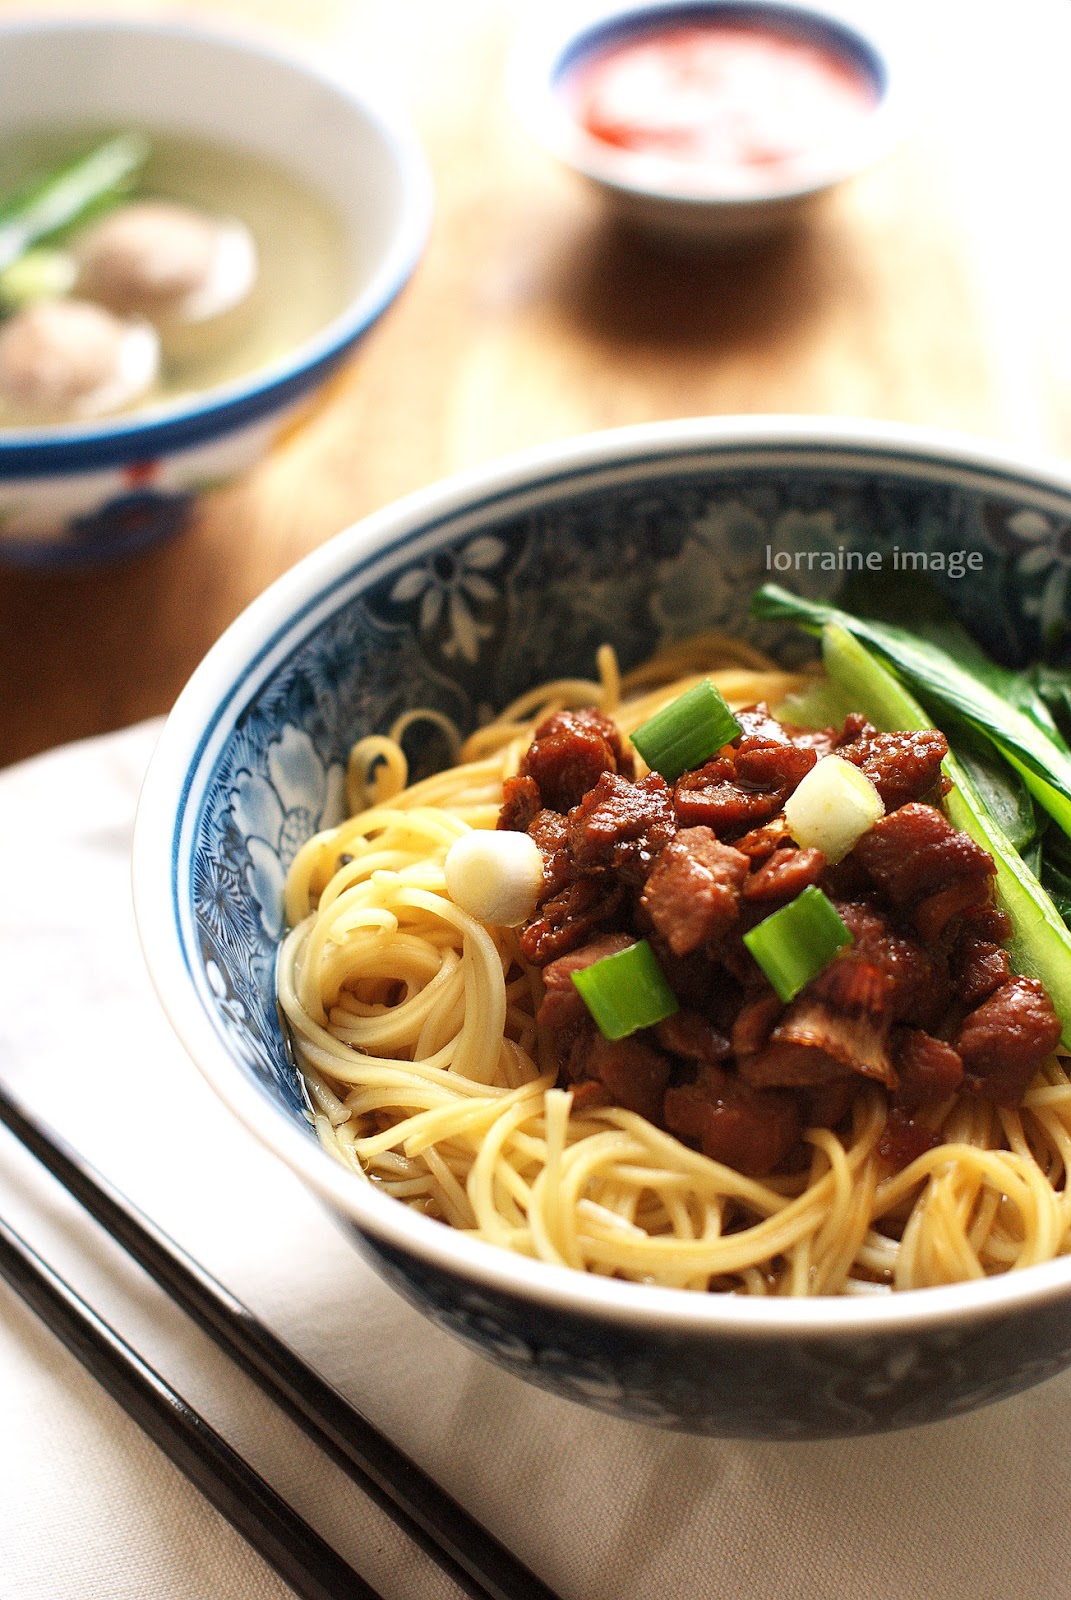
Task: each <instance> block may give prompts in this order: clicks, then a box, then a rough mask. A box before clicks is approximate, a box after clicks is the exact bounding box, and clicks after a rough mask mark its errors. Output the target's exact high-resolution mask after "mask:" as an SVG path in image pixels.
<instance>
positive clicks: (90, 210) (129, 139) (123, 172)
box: [0, 133, 149, 273]
mask: <svg viewBox="0 0 1071 1600" xmlns="http://www.w3.org/2000/svg"><path fill="white" fill-rule="evenodd" d="M148 158H149V143H148V141H147V140H146V139H144V138H143V137H142V136H141V135H140V134H136V133H123V134H118V135H117V136H116V137H115V138H113V139H106V140H105V141H104V142H103V143H102V144H99V145H97V146H96V147H95V148H94V149H92V150H90V151H89V152H88V153H87V154H85V155H81V156H78V157H77V158H76V159H75V160H73V161H66V162H64V163H63V165H62V166H59V167H54V168H53V169H52V170H51V171H50V172H48V173H46V174H45V176H44V177H42V178H39V179H37V180H36V181H35V182H34V183H32V184H30V185H29V186H27V187H26V188H24V189H20V190H19V191H18V193H17V194H14V195H11V196H9V198H8V199H7V200H5V201H2V202H0V273H3V272H5V271H6V270H7V269H8V268H10V267H11V266H12V264H13V263H15V262H17V261H18V260H20V258H21V257H22V256H24V255H25V254H26V252H27V251H28V250H30V249H32V248H33V247H34V246H35V245H39V244H42V243H46V242H48V241H50V240H54V239H55V238H56V237H57V236H58V235H60V234H62V233H63V232H64V231H65V230H66V229H68V228H69V227H71V226H73V224H75V223H77V222H81V221H84V220H86V219H87V218H88V217H89V216H90V215H96V214H97V212H98V211H99V210H100V209H101V208H102V207H103V206H104V205H105V204H107V203H108V202H110V201H112V200H114V199H117V198H119V196H120V195H121V194H123V193H124V192H125V188H126V186H127V185H128V184H129V182H130V180H131V178H132V177H133V176H134V175H135V174H136V173H137V172H139V171H140V170H141V168H142V167H143V166H144V165H145V163H146V161H147V160H148Z"/></svg>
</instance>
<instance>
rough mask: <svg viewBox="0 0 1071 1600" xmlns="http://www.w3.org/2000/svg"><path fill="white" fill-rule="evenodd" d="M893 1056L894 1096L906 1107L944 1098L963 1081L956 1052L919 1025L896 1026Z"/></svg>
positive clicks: (961, 1066)
mask: <svg viewBox="0 0 1071 1600" xmlns="http://www.w3.org/2000/svg"><path fill="white" fill-rule="evenodd" d="M892 1058H893V1066H894V1067H895V1069H896V1075H897V1077H898V1078H899V1080H900V1081H899V1083H898V1084H897V1087H896V1092H895V1096H894V1099H895V1103H896V1104H897V1105H898V1106H902V1107H903V1108H904V1109H905V1110H908V1111H915V1110H917V1108H918V1107H919V1106H923V1105H927V1104H929V1103H931V1102H933V1101H939V1100H947V1099H948V1097H949V1095H953V1094H955V1093H956V1091H957V1090H958V1089H959V1088H960V1087H961V1085H962V1083H963V1061H962V1059H961V1057H960V1055H959V1052H958V1051H957V1050H954V1049H953V1048H952V1046H951V1045H950V1044H946V1043H945V1041H944V1040H943V1039H935V1038H934V1037H933V1035H932V1034H929V1033H926V1032H925V1031H924V1030H923V1029H922V1028H895V1029H894V1030H893V1037H892Z"/></svg>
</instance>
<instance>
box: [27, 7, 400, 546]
mask: <svg viewBox="0 0 1071 1600" xmlns="http://www.w3.org/2000/svg"><path fill="white" fill-rule="evenodd" d="M50 127H55V128H56V129H57V130H64V129H70V130H78V129H80V128H84V129H87V130H93V129H94V128H102V129H116V130H119V129H122V128H124V127H132V128H138V129H144V130H145V131H147V132H148V133H149V134H150V136H151V135H152V134H153V133H154V132H155V133H158V134H160V135H165V134H170V135H172V136H182V137H186V138H193V139H198V140H204V141H206V142H208V143H212V144H216V145H221V146H224V147H231V148H233V149H235V150H237V151H246V152H248V153H249V154H251V155H252V156H254V157H259V158H261V159H264V160H267V161H270V162H273V163H275V164H276V165H278V166H280V167H282V168H284V169H285V170H288V171H289V172H290V173H292V174H293V175H294V177H295V178H297V179H298V180H299V181H302V182H304V183H305V184H306V185H307V186H308V187H309V188H310V189H311V190H313V192H315V193H318V194H319V195H320V196H321V197H322V198H323V199H324V200H325V201H326V202H327V203H328V205H329V206H330V207H331V208H332V210H333V211H334V212H335V213H336V215H337V216H338V218H339V220H340V222H341V224H342V230H343V236H344V238H345V247H346V251H347V261H346V264H345V266H346V274H347V278H348V283H349V298H348V301H347V303H346V304H345V306H344V307H343V309H342V310H341V311H340V312H339V314H338V315H337V316H335V317H334V318H333V319H332V320H331V321H330V322H328V323H327V324H326V325H325V326H324V327H322V328H320V329H318V330H317V331H316V332H315V333H314V334H313V335H312V336H311V337H310V338H308V339H306V340H305V341H304V342H303V343H301V344H299V345H298V346H296V347H295V348H294V349H291V350H288V351H286V352H285V353H284V354H283V355H281V356H280V357H279V358H278V359H277V360H275V361H273V362H271V363H270V364H269V365H268V366H264V367H261V368H259V369H258V370H256V371H254V372H251V373H249V374H247V375H246V376H245V377H243V378H239V379H236V380H234V381H231V382H228V383H225V384H220V385H218V386H215V387H212V388H209V389H206V390H205V391H204V392H202V393H199V394H197V395H195V396H194V397H193V398H189V397H186V398H184V399H182V400H179V401H176V402H174V403H171V404H161V405H159V406H155V407H152V408H146V409H145V410H144V411H140V412H134V413H131V414H129V415H124V416H117V417H113V418H106V419H104V420H102V421H97V422H93V423H90V424H81V425H72V426H66V425H59V426H48V427H32V428H0V561H3V562H9V563H10V562H19V563H22V564H33V565H43V566H59V567H63V566H72V565H85V564H89V563H93V562H97V561H101V560H110V559H113V558H115V557H118V556H122V555H126V554H129V553H131V552H132V551H134V550H138V549H141V548H143V547H144V546H146V545H148V544H152V543H155V542H157V541H158V540H160V539H163V538H166V537H168V536H170V535H172V534H175V533H177V532H178V531H179V530H180V529H181V528H182V527H183V526H185V524H186V522H187V521H188V518H189V514H190V511H191V509H192V506H193V504H194V501H195V499H196V496H197V494H198V492H199V490H200V489H201V488H202V486H204V485H206V484H213V485H216V484H218V483H220V482H221V481H225V480H227V479H230V478H233V477H235V476H236V475H237V474H239V473H241V472H242V471H244V470H245V469H246V468H247V467H249V466H251V465H252V464H253V462H254V461H256V460H257V459H258V458H259V457H261V456H262V455H264V454H265V452H266V451H268V450H269V449H270V447H271V446H272V444H273V442H274V441H275V440H276V439H277V438H278V437H279V436H280V434H281V433H282V432H283V431H284V430H285V431H288V430H289V428H290V427H291V426H292V425H293V422H294V420H295V417H296V415H297V414H298V412H299V411H300V410H301V408H302V407H304V406H307V404H308V400H309V397H310V395H311V394H312V392H313V391H314V390H315V389H316V388H318V387H319V386H320V385H321V384H322V383H323V381H324V380H325V379H326V378H327V377H328V376H329V374H330V373H331V372H332V371H333V370H334V369H335V367H337V366H338V364H339V363H340V362H341V361H342V360H343V359H344V358H345V357H346V356H347V355H348V354H349V353H350V351H351V350H352V348H353V346H354V344H355V343H356V341H357V340H358V339H359V338H360V337H361V335H362V334H363V333H364V332H365V330H366V329H367V328H368V327H369V326H370V325H371V324H372V323H373V322H374V321H375V320H376V318H377V317H378V316H379V315H380V314H381V313H382V312H383V310H384V309H385V308H386V307H387V306H388V305H389V304H390V302H391V301H392V300H393V299H394V297H395V295H397V293H398V291H399V290H400V289H401V287H402V285H403V284H404V283H405V281H406V279H407V278H408V277H409V274H410V273H411V271H412V269H413V266H414V265H415V263H416V261H417V259H418V257H419V255H420V252H421V250H422V248H423V245H424V241H425V238H426V236H427V230H428V225H429V220H430V215H431V181H430V177H429V173H428V168H427V164H426V162H425V159H424V156H423V153H422V151H421V150H420V148H419V146H418V144H417V142H416V140H415V138H414V137H413V135H412V134H411V133H410V132H409V131H408V130H407V129H406V128H405V127H404V126H403V125H402V124H400V123H399V122H398V121H397V120H396V119H395V118H394V117H393V116H392V115H390V114H387V113H384V112H383V111H382V110H380V109H377V108H375V107H374V106H373V105H372V104H370V103H369V102H368V101H367V100H366V99H365V98H364V96H363V95H362V94H358V93H356V92H355V91H354V90H353V89H351V88H350V87H349V86H348V85H346V84H344V83H342V82H341V81H338V82H336V81H335V80H333V79H332V78H331V77H330V76H328V75H327V74H326V73H323V72H321V71H319V70H318V69H317V68H316V67H315V66H313V65H311V64H310V63H308V62H307V61H302V60H301V59H298V58H296V57H291V56H289V55H286V54H284V53H283V51H282V50H281V49H280V50H276V49H274V48H272V47H271V46H270V45H266V44H264V43H262V42H258V41H255V40H252V39H249V38H246V37H234V36H231V35H228V34H226V33H223V32H220V31H219V30H218V29H211V30H210V29H207V28H203V29H202V28H199V27H197V26H196V25H191V24H187V23H180V22H124V21H116V20H94V21H63V20H54V19H52V20H36V21H24V22H18V23H13V24H11V25H9V26H5V27H0V138H11V137H13V136H15V135H16V134H21V133H24V132H40V131H47V130H48V129H49V128H50Z"/></svg>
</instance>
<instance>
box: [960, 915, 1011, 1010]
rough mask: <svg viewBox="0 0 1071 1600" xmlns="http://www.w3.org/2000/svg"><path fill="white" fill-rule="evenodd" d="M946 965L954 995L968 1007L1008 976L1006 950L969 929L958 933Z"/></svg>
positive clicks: (1009, 972)
mask: <svg viewBox="0 0 1071 1600" xmlns="http://www.w3.org/2000/svg"><path fill="white" fill-rule="evenodd" d="M949 967H950V970H951V973H952V980H953V983H954V985H955V990H956V995H957V997H958V998H959V999H960V1000H962V1002H963V1004H964V1005H965V1006H970V1007H971V1008H972V1009H973V1008H974V1007H975V1006H976V1005H978V1003H979V1002H980V1001H982V1000H985V999H986V998H987V997H988V996H989V995H991V994H992V993H993V991H994V989H999V988H1000V986H1001V984H1003V983H1007V981H1008V979H1009V978H1010V977H1011V976H1012V969H1011V962H1010V961H1009V960H1008V952H1007V951H1006V950H1002V949H1001V947H1000V945H998V944H994V943H993V942H992V940H990V939H982V938H979V937H978V936H977V935H976V934H974V933H970V932H961V933H960V935H959V937H958V939H957V940H956V943H955V945H954V947H953V950H952V954H951V957H950V958H949Z"/></svg>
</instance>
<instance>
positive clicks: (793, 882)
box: [744, 845, 826, 902]
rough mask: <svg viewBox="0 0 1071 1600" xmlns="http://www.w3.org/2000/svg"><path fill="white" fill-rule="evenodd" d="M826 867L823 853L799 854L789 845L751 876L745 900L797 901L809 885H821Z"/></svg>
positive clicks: (804, 851) (745, 890) (804, 852)
mask: <svg viewBox="0 0 1071 1600" xmlns="http://www.w3.org/2000/svg"><path fill="white" fill-rule="evenodd" d="M825 865H826V858H825V856H824V855H823V854H822V852H821V850H813V849H812V850H797V849H795V848H794V847H793V846H792V845H786V846H785V847H784V848H783V849H780V850H775V851H774V853H773V855H772V856H770V858H769V860H768V861H764V862H763V864H762V866H761V867H759V868H758V869H757V870H756V871H754V872H752V873H751V874H750V875H749V876H748V880H747V882H746V883H745V885H744V899H745V900H767V901H772V900H780V901H783V902H787V901H789V900H794V899H795V898H796V896H797V895H798V894H800V893H802V891H803V890H804V889H806V888H807V886H808V885H809V884H812V883H817V882H818V880H819V878H820V877H821V876H822V873H823V871H824V870H825Z"/></svg>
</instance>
